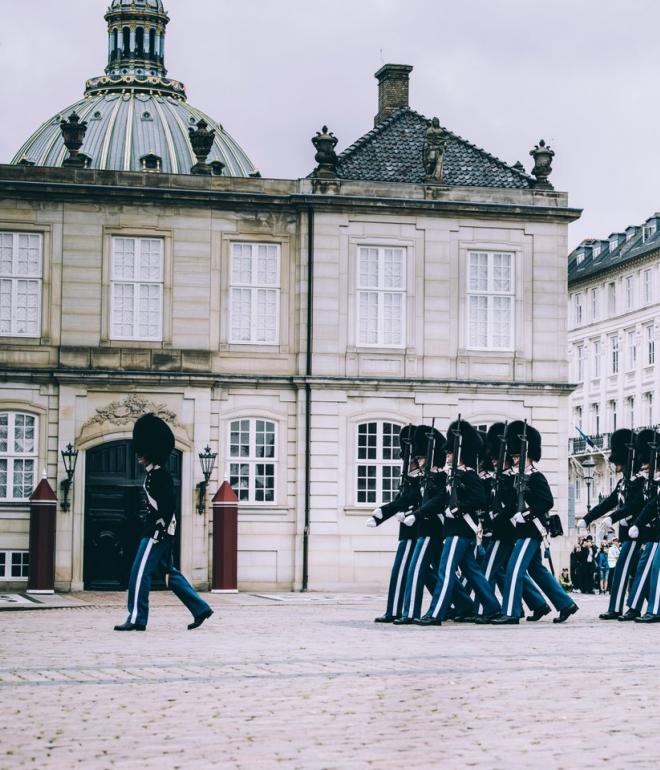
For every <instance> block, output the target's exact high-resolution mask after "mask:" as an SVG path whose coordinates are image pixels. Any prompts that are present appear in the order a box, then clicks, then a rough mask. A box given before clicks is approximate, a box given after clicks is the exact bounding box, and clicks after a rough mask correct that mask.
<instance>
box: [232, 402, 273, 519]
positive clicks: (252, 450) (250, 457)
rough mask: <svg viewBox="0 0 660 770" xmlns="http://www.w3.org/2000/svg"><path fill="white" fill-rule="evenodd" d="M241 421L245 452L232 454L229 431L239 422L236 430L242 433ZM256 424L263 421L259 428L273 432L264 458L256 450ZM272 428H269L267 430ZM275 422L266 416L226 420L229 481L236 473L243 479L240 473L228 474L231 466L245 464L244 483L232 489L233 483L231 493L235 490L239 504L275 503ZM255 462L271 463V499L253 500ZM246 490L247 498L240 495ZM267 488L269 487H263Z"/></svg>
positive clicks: (255, 472) (254, 498) (256, 463)
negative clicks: (269, 451) (269, 450)
mask: <svg viewBox="0 0 660 770" xmlns="http://www.w3.org/2000/svg"><path fill="white" fill-rule="evenodd" d="M241 423H248V431H247V433H248V454H247V456H246V455H240V454H238V455H236V454H232V447H233V445H232V433H233V432H235V427H234V426H235V425H237V424H238V425H239V432H243V433H244V430H243V429H244V426H243V425H240V424H241ZM259 424H263V431H264V432H266V430H268V431H269V432H272V434H273V456H272V457H267V456H264V455H259V453H258V450H257V428H258V426H259ZM271 429H272V431H271ZM278 429H279V426H278V423H277V421H276V420H273V419H271V418H269V417H236V418H234V419H232V420H230V421H229V423H228V425H227V477H228V478H229V479H230V483H231V482H232V480H233V479H234V478H236V477H237V476H238V477H239V478H241V477H242V478H244V477H245V475H244V473H241V472H240V471H239V473H238V474H236V473H232V465H247V466H248V475H247V478H248V486H247V488H246V487H240V486H239V487H238V488H236V486H235V484H236V482H234V484H232V486H233V487H234V492H235V493H236V495H237V497H238V499H239V503H241V504H243V505H250V506H255V507H272V506H275V505H277V484H278V460H279V452H278V446H277V443H278ZM258 465H264V466H265V465H272V466H273V476H272V478H273V486H272V500H257V484H256V481H257V466H258ZM261 476H263V477H267V474H266V473H265V469H264V472H263V473H262V474H261ZM245 489H247V497H244V496H243V491H244V490H245ZM264 489H266V490H267V489H269V487H264Z"/></svg>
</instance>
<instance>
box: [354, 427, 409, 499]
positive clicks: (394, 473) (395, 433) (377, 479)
mask: <svg viewBox="0 0 660 770" xmlns="http://www.w3.org/2000/svg"><path fill="white" fill-rule="evenodd" d="M400 430H401V426H400V425H397V424H396V423H393V422H376V421H374V422H362V423H360V424H359V425H358V426H357V489H356V495H355V500H356V502H357V503H358V504H361V503H369V504H370V505H379V504H382V503H388V502H389V501H390V500H392V498H393V497H394V495H395V494H396V490H397V488H398V485H399V475H400V473H401V461H400V459H399V431H400Z"/></svg>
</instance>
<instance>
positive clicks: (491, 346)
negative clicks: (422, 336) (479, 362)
mask: <svg viewBox="0 0 660 770" xmlns="http://www.w3.org/2000/svg"><path fill="white" fill-rule="evenodd" d="M513 289H514V285H513V254H505V253H498V252H483V251H472V252H469V254H468V295H467V301H468V340H467V344H468V347H470V348H475V349H482V350H483V349H487V350H511V349H512V348H513V327H514V315H513V313H514V301H513V300H514V297H513Z"/></svg>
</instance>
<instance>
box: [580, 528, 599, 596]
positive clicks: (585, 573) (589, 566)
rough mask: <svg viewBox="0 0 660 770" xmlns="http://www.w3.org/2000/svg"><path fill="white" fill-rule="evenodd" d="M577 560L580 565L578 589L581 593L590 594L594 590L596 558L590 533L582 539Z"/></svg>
mask: <svg viewBox="0 0 660 770" xmlns="http://www.w3.org/2000/svg"><path fill="white" fill-rule="evenodd" d="M579 561H580V565H581V570H580V578H581V585H580V589H581V590H582V593H583V594H592V593H593V592H594V570H595V568H596V559H595V548H594V544H593V537H592V536H591V535H587V536H586V537H585V538H584V540H583V541H582V549H581V550H580V553H579Z"/></svg>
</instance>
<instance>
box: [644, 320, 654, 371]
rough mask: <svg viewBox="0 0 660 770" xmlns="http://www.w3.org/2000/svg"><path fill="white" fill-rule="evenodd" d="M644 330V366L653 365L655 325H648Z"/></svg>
mask: <svg viewBox="0 0 660 770" xmlns="http://www.w3.org/2000/svg"><path fill="white" fill-rule="evenodd" d="M645 329H646V365H647V366H653V365H654V364H655V325H654V324H648V326H646V327H645Z"/></svg>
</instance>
